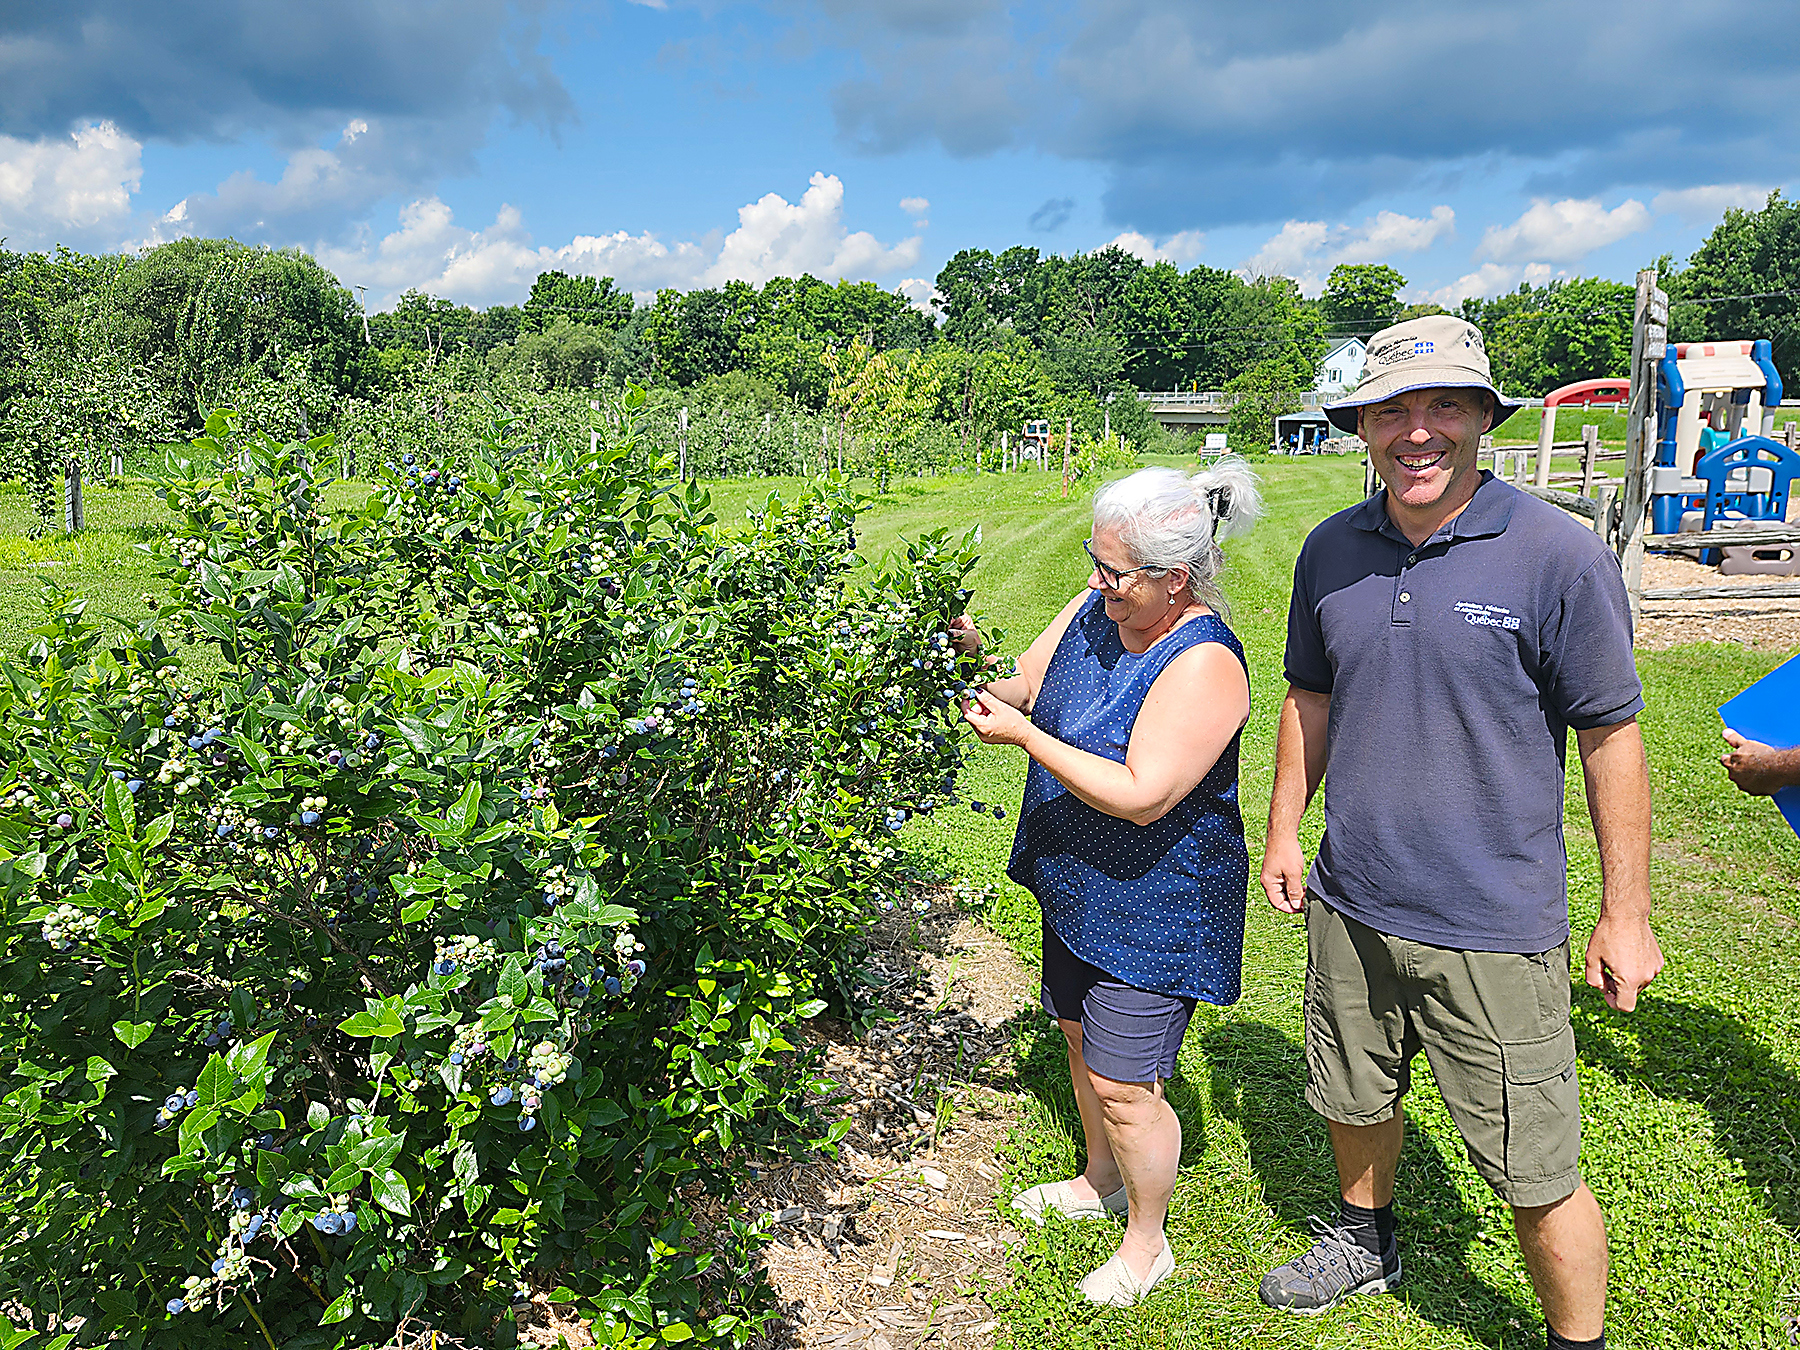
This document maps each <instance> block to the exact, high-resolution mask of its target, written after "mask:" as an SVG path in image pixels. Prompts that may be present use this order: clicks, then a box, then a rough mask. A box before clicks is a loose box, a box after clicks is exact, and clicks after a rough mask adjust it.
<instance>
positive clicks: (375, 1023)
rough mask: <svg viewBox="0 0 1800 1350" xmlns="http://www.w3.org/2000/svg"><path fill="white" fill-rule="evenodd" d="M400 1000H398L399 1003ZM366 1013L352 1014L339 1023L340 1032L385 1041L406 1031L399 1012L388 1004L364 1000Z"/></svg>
mask: <svg viewBox="0 0 1800 1350" xmlns="http://www.w3.org/2000/svg"><path fill="white" fill-rule="evenodd" d="M397 1001H398V1000H396V1002H397ZM363 1002H364V1003H365V1004H366V1005H367V1011H366V1012H359V1013H355V1014H352V1015H351V1016H349V1017H347V1018H345V1019H344V1020H343V1021H342V1022H340V1023H338V1030H339V1031H341V1032H343V1033H344V1034H345V1035H346V1036H373V1037H376V1038H378V1039H385V1038H387V1037H389V1036H398V1035H399V1034H400V1033H401V1032H403V1031H405V1030H406V1026H405V1024H404V1023H403V1022H402V1021H401V1020H400V1014H399V1012H398V1011H397V1010H396V1009H395V1008H393V1007H392V1006H390V1005H389V1004H387V1003H384V1002H381V1001H379V1000H377V999H372V998H371V999H364V1000H363Z"/></svg>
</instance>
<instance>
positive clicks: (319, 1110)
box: [306, 1102, 331, 1130]
mask: <svg viewBox="0 0 1800 1350" xmlns="http://www.w3.org/2000/svg"><path fill="white" fill-rule="evenodd" d="M330 1119H331V1108H330V1107H329V1106H327V1105H325V1103H324V1102H314V1103H313V1104H312V1105H311V1106H309V1107H307V1108H306V1123H307V1125H308V1127H309V1128H311V1129H315V1130H322V1129H324V1128H325V1124H326V1122H327V1121H329V1120H330Z"/></svg>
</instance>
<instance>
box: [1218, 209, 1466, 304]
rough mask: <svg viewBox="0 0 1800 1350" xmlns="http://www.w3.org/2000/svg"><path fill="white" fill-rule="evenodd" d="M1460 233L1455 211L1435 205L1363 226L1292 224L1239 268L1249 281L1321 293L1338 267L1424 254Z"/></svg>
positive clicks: (1385, 215) (1379, 215)
mask: <svg viewBox="0 0 1800 1350" xmlns="http://www.w3.org/2000/svg"><path fill="white" fill-rule="evenodd" d="M1455 232H1456V212H1455V211H1453V210H1451V209H1450V208H1449V207H1448V206H1434V207H1432V208H1431V214H1430V215H1429V216H1407V215H1402V214H1401V213H1400V212H1398V211H1378V212H1376V213H1375V214H1374V215H1372V216H1369V217H1368V218H1367V219H1365V220H1364V221H1363V222H1362V224H1360V225H1356V226H1350V225H1341V224H1340V225H1328V224H1326V222H1324V221H1322V220H1290V221H1288V222H1287V223H1285V224H1284V225H1283V226H1282V227H1281V229H1280V230H1278V231H1276V233H1275V234H1273V235H1272V236H1270V237H1269V239H1268V240H1267V241H1265V242H1264V244H1263V246H1262V247H1261V248H1260V249H1258V250H1257V251H1256V253H1255V254H1253V255H1252V256H1251V257H1250V258H1248V259H1246V260H1245V262H1244V265H1243V266H1242V267H1241V268H1240V269H1239V271H1241V272H1243V273H1244V274H1245V275H1248V276H1253V277H1255V276H1265V277H1266V276H1288V277H1294V278H1295V279H1296V280H1298V281H1299V282H1300V286H1301V289H1302V290H1304V291H1306V292H1308V293H1309V294H1310V293H1316V292H1317V291H1318V290H1319V289H1320V288H1321V287H1322V286H1323V285H1324V278H1325V274H1327V273H1329V272H1330V270H1331V269H1332V268H1333V267H1335V266H1336V265H1337V264H1338V263H1366V262H1381V261H1384V260H1385V259H1388V258H1391V257H1393V256H1394V255H1395V254H1399V253H1421V252H1423V251H1424V250H1426V249H1428V248H1430V247H1431V246H1432V245H1433V244H1435V243H1436V242H1437V241H1438V240H1439V239H1442V238H1446V237H1448V236H1449V235H1452V234H1454V233H1455Z"/></svg>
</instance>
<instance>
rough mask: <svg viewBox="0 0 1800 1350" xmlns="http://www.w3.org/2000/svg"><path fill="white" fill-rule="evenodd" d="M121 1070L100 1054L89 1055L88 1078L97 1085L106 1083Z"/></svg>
mask: <svg viewBox="0 0 1800 1350" xmlns="http://www.w3.org/2000/svg"><path fill="white" fill-rule="evenodd" d="M118 1072H119V1071H118V1070H117V1069H115V1068H113V1066H112V1065H110V1064H108V1063H107V1062H106V1061H105V1060H104V1059H102V1058H100V1056H99V1055H89V1056H88V1062H87V1080H88V1082H90V1083H94V1084H96V1085H98V1084H100V1083H104V1082H105V1081H106V1080H107V1079H109V1078H111V1077H112V1076H113V1075H115V1074H116V1073H118Z"/></svg>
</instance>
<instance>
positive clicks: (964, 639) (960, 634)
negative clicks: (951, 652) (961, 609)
mask: <svg viewBox="0 0 1800 1350" xmlns="http://www.w3.org/2000/svg"><path fill="white" fill-rule="evenodd" d="M947 631H948V632H949V634H950V645H951V646H952V647H954V648H956V650H957V651H959V652H961V653H962V654H963V655H964V656H970V655H973V654H974V653H975V652H978V651H980V650H981V630H980V629H979V628H977V627H976V626H975V620H973V619H971V618H970V617H969V616H968V615H967V614H958V615H957V616H956V617H955V618H954V619H952V620H950V624H949V628H948V630H947Z"/></svg>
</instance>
